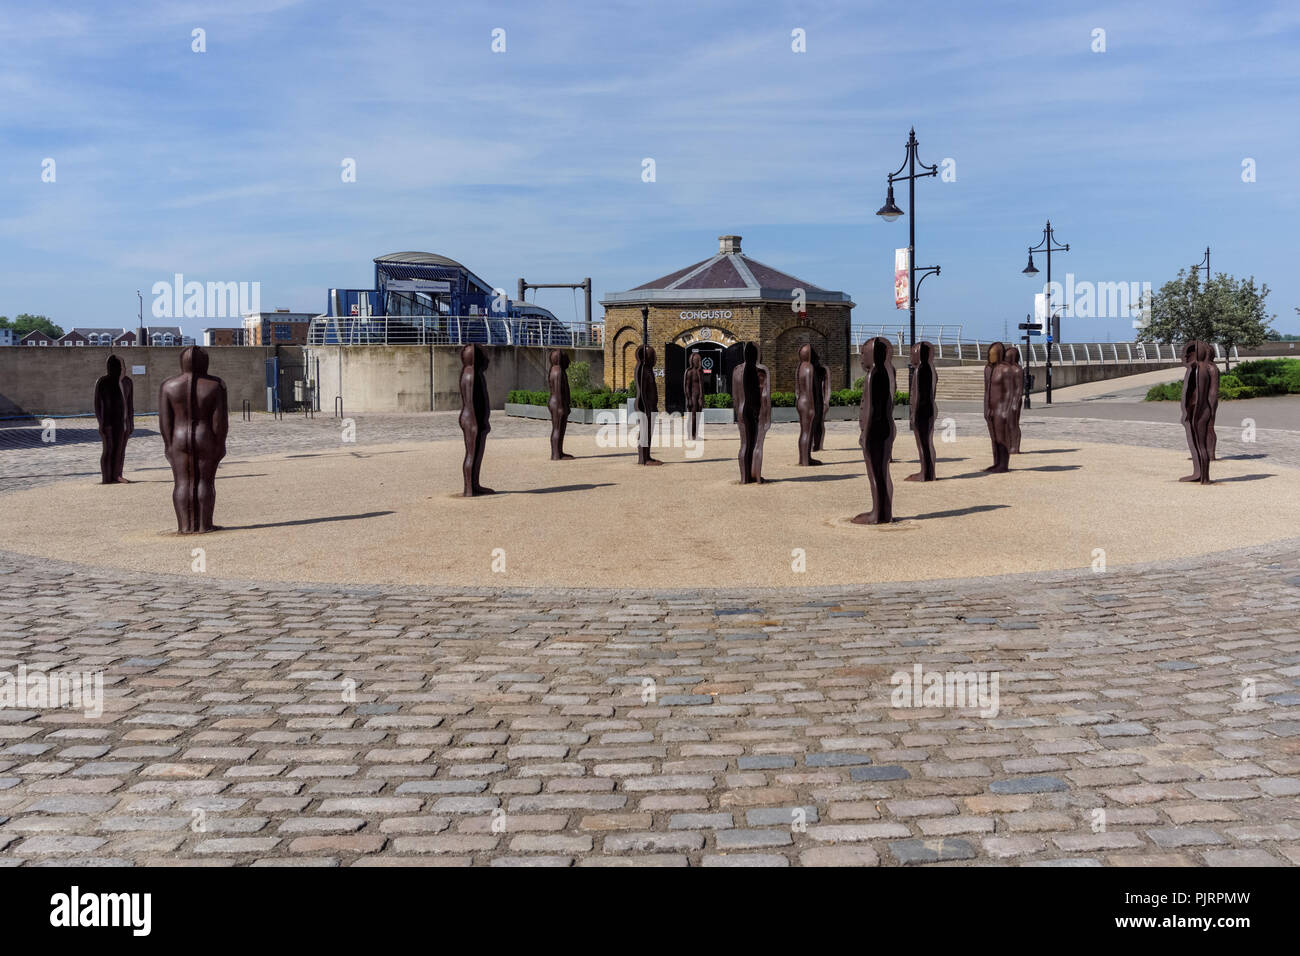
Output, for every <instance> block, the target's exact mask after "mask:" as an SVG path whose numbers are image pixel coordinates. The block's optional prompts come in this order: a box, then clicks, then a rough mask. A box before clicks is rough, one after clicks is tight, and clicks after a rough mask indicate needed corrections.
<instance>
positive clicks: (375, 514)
mask: <svg viewBox="0 0 1300 956" xmlns="http://www.w3.org/2000/svg"><path fill="white" fill-rule="evenodd" d="M392 514H397V512H396V511H366V512H362V513H361V514H355V515H329V516H328V517H325V518H299V519H297V520H296V521H268V522H266V523H265V524H223V525H221V526H219V527H218V528H217V530H218V531H256V530H258V529H260V528H291V527H294V526H296V525H303V524H327V523H329V522H331V521H357V520H359V519H361V518H382V517H383V516H384V515H392Z"/></svg>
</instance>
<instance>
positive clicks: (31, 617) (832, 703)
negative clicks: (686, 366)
mask: <svg viewBox="0 0 1300 956" xmlns="http://www.w3.org/2000/svg"><path fill="white" fill-rule="evenodd" d="M324 424H325V423H324V422H322V421H321V420H319V419H318V420H317V423H316V425H314V426H313V425H312V424H311V423H303V424H301V425H298V426H295V425H291V424H290V423H288V422H286V423H275V424H272V423H269V422H267V423H259V424H257V425H251V426H243V427H244V428H245V429H246V431H244V432H242V433H241V432H240V431H239V430H238V429H237V430H236V432H235V434H236V435H237V437H236V438H235V439H233V440H232V443H231V445H232V454H241V455H242V454H260V453H267V452H274V451H278V450H284V449H285V448H286V447H292V448H310V447H316V446H315V445H314V444H313V443H315V442H324V441H329V442H333V441H336V440H337V435H336V432H335V431H334V430H333V428H332V427H331V428H325V427H324ZM502 424H503V426H505V427H503V428H502V429H501V432H503V433H506V432H507V430H508V429H510V428H513V427H515V423H511V424H509V425H506V423H505V422H504V421H503V423H502ZM521 424H526V423H521ZM982 424H983V423H982V422H980V421H978V419H977V418H975V417H974V416H963V417H962V418H961V419H959V422H958V427H960V428H965V427H976V426H978V427H982ZM1119 424H1123V425H1124V428H1123V429H1117V425H1119ZM454 427H455V425H454V418H451V417H449V419H448V420H446V421H444V420H439V417H438V416H421V417H419V418H414V417H412V418H404V417H401V416H393V417H391V418H390V419H376V420H374V421H370V422H367V421H366V420H359V421H358V429H359V434H358V440H359V442H360V441H367V440H374V441H385V442H387V441H394V440H401V439H400V438H396V437H394V436H395V435H397V434H401V433H403V432H402V430H403V429H409V430H410V433H411V434H412V435H414V436H418V437H419V438H421V439H427V438H429V437H431V435H430V433H431V432H433V431H436V430H439V429H441V430H442V431H445V432H450V434H449V435H448V436H447V437H453V436H454V434H455V432H454V431H452V429H454ZM535 427H536V423H533V425H532V427H531V428H530V429H529V430H528V431H527V432H526V433H527V434H534V433H535ZM839 427H842V428H845V429H848V428H851V425H848V426H839ZM1030 427H1031V428H1032V429H1034V431H1033V432H1030V431H1029V430H1028V429H1027V436H1028V435H1029V434H1033V435H1035V436H1036V437H1041V438H1043V439H1047V440H1050V441H1052V442H1061V441H1069V440H1070V439H1071V438H1075V439H1079V440H1085V439H1086V440H1090V441H1097V440H1120V439H1121V438H1122V437H1129V439H1130V441H1132V442H1133V443H1135V444H1137V443H1163V442H1165V441H1166V440H1168V436H1167V435H1166V434H1165V432H1167V431H1168V430H1169V429H1168V426H1153V425H1150V424H1140V423H1136V424H1135V423H1114V422H1108V423H1104V426H1103V425H1099V424H1097V423H1088V422H1079V421H1072V420H1066V419H1053V420H1051V421H1050V422H1044V423H1042V424H1041V425H1040V424H1034V425H1031V426H1030ZM272 429H279V431H272ZM372 429H373V431H374V432H375V433H376V435H375V437H373V438H372V439H370V438H366V437H365V435H366V432H367V431H369V430H372ZM385 429H388V431H387V433H384V430H385ZM380 433H383V434H382V437H380ZM494 434H498V432H497V431H496V430H494ZM11 437H12V436H11ZM902 438H903V436H900V440H901V439H902ZM1139 439H1140V441H1139ZM1174 439H1179V440H1180V439H1181V435H1180V434H1176V435H1175V436H1174ZM153 440H154V441H156V438H155V439H153ZM14 444H15V443H13V442H11V443H10V445H9V446H5V445H4V444H3V443H0V464H2V465H3V468H4V471H3V472H2V473H0V474H2V475H3V478H0V485H2V486H3V487H5V488H9V487H16V486H18V484H20V483H22V482H33V481H35V482H39V481H47V480H55V479H54V478H53V477H50V475H51V474H52V473H55V472H59V471H63V470H65V469H71V470H77V469H80V470H82V471H85V470H87V469H86V466H85V463H84V461H83V460H80V459H78V458H77V456H76V455H75V454H74V453H73V452H74V450H75V446H71V443H69V445H68V446H67V447H59V446H55V447H54V448H50V447H44V448H38V447H13V445H14ZM1177 444H1178V441H1177V440H1174V441H1172V445H1173V446H1177ZM1242 447H1245V448H1250V447H1251V446H1242ZM79 448H80V452H79V453H80V455H81V457H82V459H84V457H85V455H86V453H87V451H89V452H90V453H92V454H93V452H94V448H93V445H81V446H79ZM1254 448H1255V450H1254V451H1249V452H1244V453H1251V454H1266V455H1267V456H1268V460H1269V461H1276V462H1279V463H1290V462H1294V461H1296V460H1298V459H1300V434H1296V433H1286V432H1278V433H1270V434H1269V435H1267V436H1265V435H1264V434H1263V433H1261V435H1260V437H1259V441H1258V443H1257V445H1256V446H1254ZM1220 450H1221V453H1223V454H1234V453H1241V452H1239V451H1238V450H1237V449H1236V448H1234V447H1233V446H1232V439H1230V438H1228V436H1226V435H1225V436H1223V437H1221V440H1220ZM41 456H44V457H41ZM91 470H93V462H92V466H91ZM39 473H45V475H44V476H42V477H36V478H31V477H29V478H22V479H19V478H16V477H15V476H17V475H24V474H26V475H38V474H39ZM1298 615H1300V538H1293V539H1290V540H1288V541H1284V542H1281V543H1278V544H1274V545H1269V546H1268V547H1266V548H1258V549H1251V550H1247V551H1238V552H1232V553H1228V554H1220V555H1215V556H1211V557H1205V558H1197V559H1190V560H1185V561H1180V562H1166V563H1162V564H1157V565H1150V566H1146V567H1131V568H1126V569H1118V570H1112V571H1107V572H1104V573H1100V574H1094V573H1092V572H1091V571H1086V570H1085V571H1078V572H1057V573H1052V574H1046V575H1032V576H1017V577H1009V578H1002V579H994V578H985V579H978V580H969V581H949V582H936V583H931V584H928V585H924V586H921V587H918V586H916V585H878V586H872V587H871V588H870V589H866V588H836V589H790V590H780V591H767V592H761V593H753V592H749V593H738V592H724V591H710V590H699V591H694V592H683V591H666V592H646V591H636V590H621V591H596V590H569V591H533V590H524V589H514V590H487V589H477V590H475V589H470V590H466V589H460V590H449V589H419V588H402V589H347V590H344V589H340V588H336V587H305V586H289V585H263V584H252V585H250V584H243V583H237V582H228V581H218V580H211V579H204V578H201V577H199V576H194V577H154V578H146V577H144V576H140V575H135V574H113V575H110V574H107V573H104V572H100V571H96V570H93V569H87V568H84V567H79V566H75V565H68V564H60V563H56V562H52V561H46V560H43V559H32V558H25V557H20V556H17V555H12V554H3V553H0V672H6V673H8V674H11V675H14V676H17V670H18V668H19V666H21V665H25V666H26V667H28V668H34V669H38V668H50V669H54V668H57V669H59V670H62V671H65V672H79V673H81V672H101V673H102V674H103V679H104V713H103V714H102V716H98V717H96V716H93V715H92V716H87V715H86V714H85V713H84V712H83V711H82V710H79V709H72V708H64V709H54V708H48V707H44V706H42V702H40V701H32V700H30V699H29V700H28V702H27V704H26V705H24V704H23V703H22V702H19V701H15V702H13V703H11V704H6V705H5V706H3V707H0V863H3V864H8V865H17V864H24V863H26V864H42V863H60V864H67V863H77V864H83V863H84V864H89V863H136V864H167V863H183V864H203V865H223V864H258V863H265V864H290V863H296V864H310V865H354V864H359V865H367V864H368V865H376V864H397V863H415V864H471V863H472V864H478V865H486V864H495V865H512V864H523V865H571V864H577V865H625V864H632V863H641V864H663V865H705V866H718V865H722V866H738V865H739V866H744V865H787V864H804V865H809V864H854V865H897V864H933V865H976V864H1028V865H1042V864H1048V865H1155V864H1190V865H1206V864H1208V865H1216V866H1217V865H1255V864H1260V865H1289V864H1296V863H1300V633H1297V627H1296V620H1297V616H1298ZM917 666H920V667H921V668H922V669H923V672H925V673H935V672H941V673H951V672H955V671H962V672H971V673H975V674H983V675H986V676H987V677H989V679H990V680H991V679H992V675H993V674H996V675H997V678H998V691H999V693H998V698H997V713H996V716H994V715H992V714H990V713H987V712H986V713H985V714H983V715H982V714H981V713H980V712H979V710H978V708H971V707H962V706H957V705H955V704H954V705H953V706H940V705H938V702H934V701H927V700H922V701H920V702H919V703H922V704H926V705H927V706H924V707H911V706H894V704H899V703H902V704H906V703H908V702H907V701H898V700H895V699H893V698H894V692H895V690H896V688H895V687H894V686H893V684H892V683H891V677H892V676H893V675H895V674H897V673H904V674H908V675H912V674H914V673H915V671H914V668H915V667H917ZM29 677H30V675H29ZM8 686H9V687H10V689H11V690H12V687H13V685H12V683H11V684H9V685H8ZM0 692H3V685H0ZM31 692H32V691H31V690H30V689H29V693H31ZM950 703H951V702H950Z"/></svg>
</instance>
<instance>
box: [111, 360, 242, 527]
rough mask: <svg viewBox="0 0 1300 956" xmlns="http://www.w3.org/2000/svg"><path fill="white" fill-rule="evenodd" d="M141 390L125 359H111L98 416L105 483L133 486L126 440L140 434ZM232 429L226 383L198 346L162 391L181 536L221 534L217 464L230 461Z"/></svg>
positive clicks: (161, 425) (161, 427) (161, 423)
mask: <svg viewBox="0 0 1300 956" xmlns="http://www.w3.org/2000/svg"><path fill="white" fill-rule="evenodd" d="M134 395H135V389H134V386H133V385H132V383H131V379H130V378H129V377H128V376H126V375H125V374H124V369H123V365H122V360H121V359H119V358H118V357H117V356H116V355H110V356H109V357H108V362H107V368H106V374H104V375H101V376H100V377H99V379H98V380H97V381H96V382H95V418H96V420H97V421H98V422H99V437H100V443H101V446H102V452H101V454H100V459H99V466H100V476H101V481H102V483H103V484H106V485H107V484H129V482H128V481H127V480H126V479H125V478H124V477H122V471H123V466H124V462H125V459H126V442H127V439H129V438H130V437H131V433H132V432H133V431H134V430H135V401H134ZM229 430H230V422H229V418H228V399H227V395H226V383H225V382H223V381H222V380H221V379H219V378H217V377H216V376H215V375H209V374H208V353H207V352H205V351H204V350H203V349H201V348H199V347H198V346H197V345H192V346H189V347H188V348H185V349H183V350H182V351H181V374H179V375H174V376H172V377H171V378H169V379H167V380H166V381H165V382H163V383H162V386H161V387H160V388H159V389H158V431H159V432H160V433H161V434H162V440H163V454H164V455H165V456H166V458H167V462H168V463H169V464H170V465H171V467H172V506H173V508H175V510H176V530H177V531H178V532H179V533H181V534H203V533H206V532H209V531H216V530H218V529H217V526H216V525H214V524H213V523H212V513H213V509H214V508H215V506H216V499H217V488H216V484H217V466H218V465H219V464H221V459H223V458H225V457H226V435H227V433H228V432H229Z"/></svg>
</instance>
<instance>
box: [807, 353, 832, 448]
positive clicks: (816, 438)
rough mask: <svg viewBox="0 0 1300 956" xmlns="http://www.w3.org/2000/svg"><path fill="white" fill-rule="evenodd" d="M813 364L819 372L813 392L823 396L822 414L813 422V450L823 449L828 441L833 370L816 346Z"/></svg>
mask: <svg viewBox="0 0 1300 956" xmlns="http://www.w3.org/2000/svg"><path fill="white" fill-rule="evenodd" d="M812 364H813V369H814V370H815V371H816V373H817V385H816V387H815V388H814V389H813V393H814V394H816V395H819V396H820V397H821V414H820V415H819V416H817V418H816V420H815V421H814V423H813V441H812V450H813V451H821V450H822V445H823V444H825V442H826V413H827V412H828V411H830V407H831V370H830V369H828V368H827V367H826V365H825V363H823V362H822V357H821V356H820V355H818V354H817V350H816V349H815V348H814V349H813V350H812Z"/></svg>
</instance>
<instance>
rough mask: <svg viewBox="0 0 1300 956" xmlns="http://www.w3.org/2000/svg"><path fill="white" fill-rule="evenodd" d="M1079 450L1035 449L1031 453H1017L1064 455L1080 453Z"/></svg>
mask: <svg viewBox="0 0 1300 956" xmlns="http://www.w3.org/2000/svg"><path fill="white" fill-rule="evenodd" d="M1078 450H1079V449H1077V448H1034V449H1032V450H1030V451H1019V452H1016V454H1018V455H1064V454H1067V453H1068V452H1072V451H1078Z"/></svg>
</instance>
